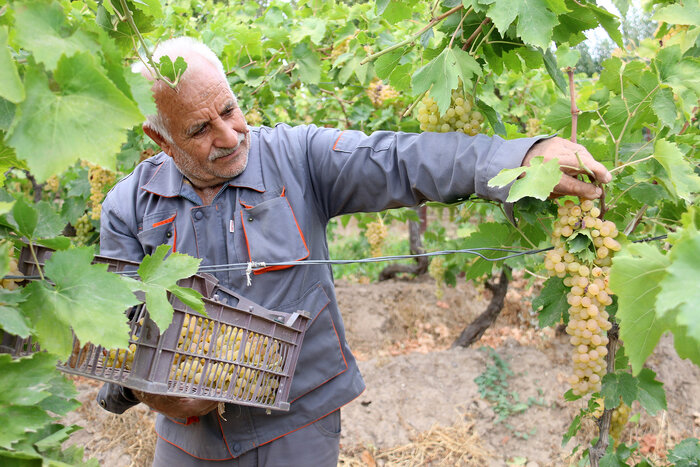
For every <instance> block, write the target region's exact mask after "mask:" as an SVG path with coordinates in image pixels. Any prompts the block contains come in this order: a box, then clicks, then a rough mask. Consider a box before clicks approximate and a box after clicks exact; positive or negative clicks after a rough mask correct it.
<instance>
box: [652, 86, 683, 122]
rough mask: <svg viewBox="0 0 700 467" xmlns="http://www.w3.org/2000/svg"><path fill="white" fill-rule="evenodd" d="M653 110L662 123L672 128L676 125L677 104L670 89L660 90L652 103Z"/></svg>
mask: <svg viewBox="0 0 700 467" xmlns="http://www.w3.org/2000/svg"><path fill="white" fill-rule="evenodd" d="M651 108H652V109H653V110H654V113H655V114H656V116H657V117H659V120H660V121H661V123H663V124H664V125H666V126H669V127H671V128H673V127H674V125H675V124H676V113H677V112H676V104H675V102H674V101H673V91H671V90H670V89H668V88H663V89H660V90H659V92H657V93H656V94H655V95H654V97H653V99H652V101H651Z"/></svg>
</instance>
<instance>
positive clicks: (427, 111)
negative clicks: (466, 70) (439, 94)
mask: <svg viewBox="0 0 700 467" xmlns="http://www.w3.org/2000/svg"><path fill="white" fill-rule="evenodd" d="M459 89H461V88H459ZM421 104H422V105H421V106H420V107H419V108H418V121H419V122H420V129H421V131H432V132H439V133H447V132H448V131H456V132H459V133H464V134H467V135H470V136H476V135H478V134H479V133H481V130H482V124H483V123H484V116H483V115H482V113H481V112H479V111H478V110H476V108H475V107H474V102H473V100H472V98H471V96H469V95H467V94H464V93H462V92H460V91H458V90H454V91H452V100H451V102H450V106H449V107H448V108H447V110H446V111H445V114H444V115H440V113H439V111H438V105H437V102H435V99H433V98H432V97H430V94H426V95H425V97H423V100H422V101H421Z"/></svg>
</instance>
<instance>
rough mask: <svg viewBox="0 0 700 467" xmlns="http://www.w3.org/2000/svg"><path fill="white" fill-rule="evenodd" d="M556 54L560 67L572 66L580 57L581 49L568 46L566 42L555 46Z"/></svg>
mask: <svg viewBox="0 0 700 467" xmlns="http://www.w3.org/2000/svg"><path fill="white" fill-rule="evenodd" d="M548 50H549V49H548ZM556 55H557V63H558V64H559V67H560V68H573V67H575V66H576V64H577V63H578V61H579V59H580V58H581V51H580V50H578V49H574V48H572V47H569V46H568V45H567V44H562V45H560V46H559V47H558V48H557V53H556Z"/></svg>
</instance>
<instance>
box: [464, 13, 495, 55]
mask: <svg viewBox="0 0 700 467" xmlns="http://www.w3.org/2000/svg"><path fill="white" fill-rule="evenodd" d="M465 16H466V15H465ZM490 22H491V18H486V19H484V20H483V21H482V22H481V24H480V25H479V26H478V27H477V28H476V29H475V30H474V32H473V33H472V35H471V36H469V38H468V39H467V41H466V42H465V43H464V45H463V46H462V50H464V51H465V52H466V51H467V49H468V48H469V46H470V45H472V42H474V39H476V37H477V36H478V35H479V34H480V33H481V31H482V30H483V29H484V26H486V25H487V24H489V23H490Z"/></svg>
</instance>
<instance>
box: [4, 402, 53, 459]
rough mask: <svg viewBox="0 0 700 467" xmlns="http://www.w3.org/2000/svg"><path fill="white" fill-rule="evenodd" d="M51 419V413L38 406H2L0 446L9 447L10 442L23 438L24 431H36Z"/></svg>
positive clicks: (10, 445)
mask: <svg viewBox="0 0 700 467" xmlns="http://www.w3.org/2000/svg"><path fill="white" fill-rule="evenodd" d="M51 421H52V418H51V415H49V414H48V413H46V412H45V411H44V410H43V409H42V408H40V407H36V406H29V407H27V406H10V407H3V408H2V410H0V426H2V430H0V448H5V449H11V447H12V444H14V443H16V442H17V441H19V440H21V439H22V438H24V436H25V433H27V432H30V431H36V430H38V429H40V428H41V427H43V426H45V425H46V424H48V423H51ZM20 465H21V464H20Z"/></svg>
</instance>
